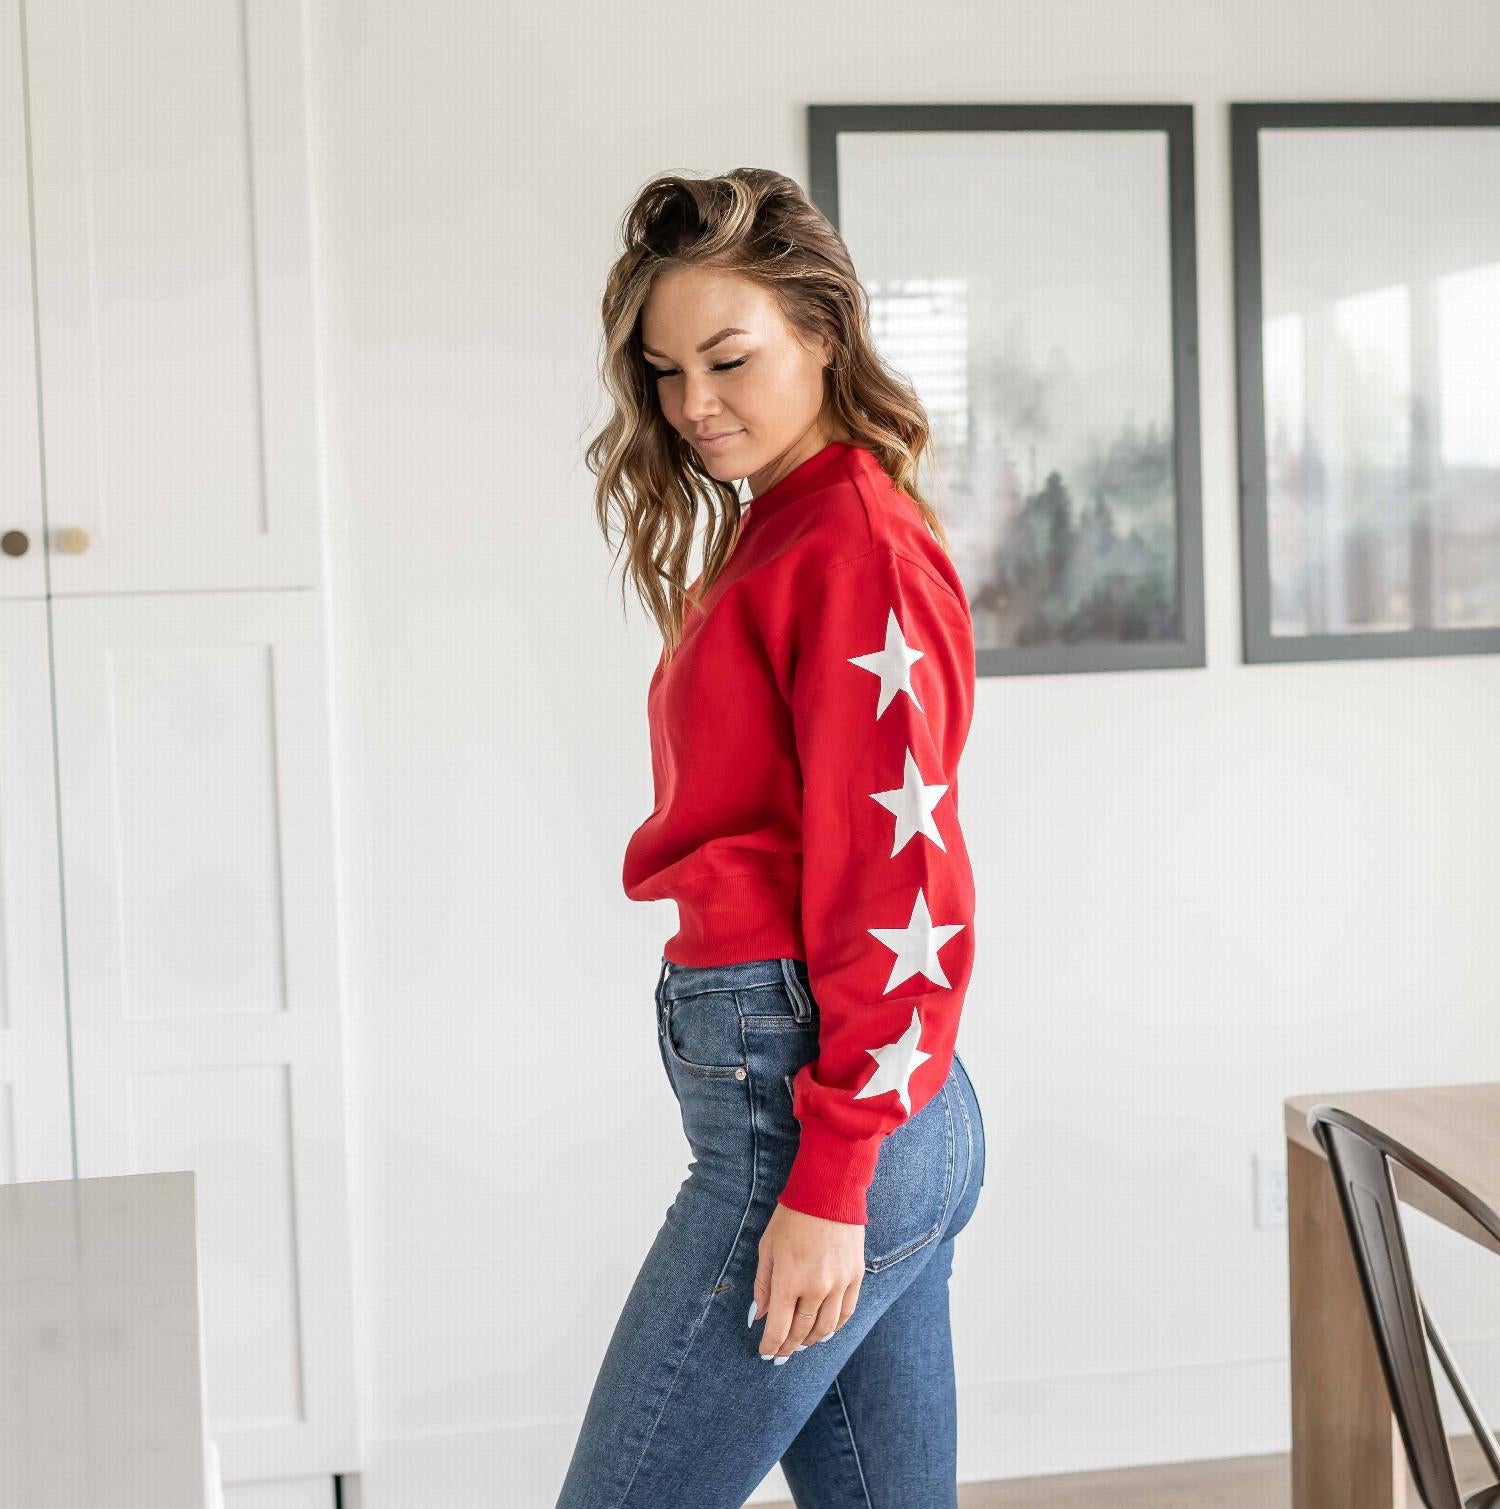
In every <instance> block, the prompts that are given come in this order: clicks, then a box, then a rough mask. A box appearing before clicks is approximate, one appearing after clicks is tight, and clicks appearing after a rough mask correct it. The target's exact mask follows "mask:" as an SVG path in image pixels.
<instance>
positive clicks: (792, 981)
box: [780, 959, 812, 1022]
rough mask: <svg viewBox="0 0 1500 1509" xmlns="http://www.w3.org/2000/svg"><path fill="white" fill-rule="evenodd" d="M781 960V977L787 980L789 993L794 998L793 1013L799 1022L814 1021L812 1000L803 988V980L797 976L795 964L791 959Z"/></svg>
mask: <svg viewBox="0 0 1500 1509" xmlns="http://www.w3.org/2000/svg"><path fill="white" fill-rule="evenodd" d="M780 962H781V978H782V979H783V980H785V981H786V988H787V994H788V995H790V996H791V998H792V1015H793V1016H794V1017H795V1018H796V1019H797V1020H798V1021H799V1022H810V1021H812V1002H811V1001H810V1000H809V999H808V996H807V991H806V990H804V989H803V986H802V981H801V980H799V979H798V978H797V969H796V966H795V964H793V962H792V961H791V960H790V959H782V960H781V961H780Z"/></svg>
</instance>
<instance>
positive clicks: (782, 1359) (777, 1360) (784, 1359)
mask: <svg viewBox="0 0 1500 1509" xmlns="http://www.w3.org/2000/svg"><path fill="white" fill-rule="evenodd" d="M791 1360H792V1359H791V1358H790V1357H778V1358H777V1359H776V1366H777V1367H780V1366H781V1364H782V1363H783V1362H790V1361H791Z"/></svg>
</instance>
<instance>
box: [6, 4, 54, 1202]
mask: <svg viewBox="0 0 1500 1509" xmlns="http://www.w3.org/2000/svg"><path fill="white" fill-rule="evenodd" d="M40 457H41V445H40V437H39V436H38V434H37V419H36V327H35V322H34V309H33V307H32V299H31V212H30V207H29V191H28V185H27V177H26V96H25V91H24V87H23V76H22V68H21V17H20V0H0V602H4V601H5V600H6V599H14V598H18V597H28V598H40V597H42V596H43V595H44V594H45V592H46V590H47V582H46V569H45V565H44V559H43V543H44V542H43V537H42V478H41V465H40ZM8 622H12V623H13V622H15V620H9V621H8ZM0 706H3V704H0ZM49 784H50V783H49ZM3 1177H4V1174H3V1171H0V1179H3Z"/></svg>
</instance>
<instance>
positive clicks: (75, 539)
mask: <svg viewBox="0 0 1500 1509" xmlns="http://www.w3.org/2000/svg"><path fill="white" fill-rule="evenodd" d="M57 548H58V549H59V550H60V551H62V553H63V554H64V555H82V554H83V552H84V551H85V550H87V549H88V548H89V532H88V530H86V529H80V528H79V526H78V525H77V524H70V525H68V527H67V528H66V529H59V530H58V531H57Z"/></svg>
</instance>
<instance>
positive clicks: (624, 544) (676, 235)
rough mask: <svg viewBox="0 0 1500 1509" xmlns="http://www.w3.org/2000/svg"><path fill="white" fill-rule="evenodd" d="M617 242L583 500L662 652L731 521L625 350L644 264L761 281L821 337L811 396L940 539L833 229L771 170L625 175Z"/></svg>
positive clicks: (727, 495) (901, 407) (636, 346)
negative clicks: (828, 353) (699, 536)
mask: <svg viewBox="0 0 1500 1509" xmlns="http://www.w3.org/2000/svg"><path fill="white" fill-rule="evenodd" d="M622 234H623V239H624V243H625V248H624V251H623V252H622V253H621V255H620V256H619V258H618V259H617V260H616V261H615V263H614V265H613V266H612V267H611V268H610V270H609V277H608V280H607V281H606V283H605V288H604V298H603V302H602V309H601V312H602V315H603V323H604V338H603V348H602V356H601V362H600V366H601V375H602V378H603V383H604V388H605V390H606V392H607V394H608V396H609V399H610V400H612V402H613V413H612V414H611V415H610V417H609V419H608V421H607V422H606V423H605V425H604V426H603V428H602V429H601V430H600V431H599V433H598V434H597V435H596V436H595V437H594V439H593V440H592V441H591V442H590V443H589V446H588V449H587V451H586V453H585V458H586V462H587V465H588V468H589V470H590V472H592V473H593V475H594V477H595V479H596V481H595V488H594V502H595V512H596V514H597V516H598V520H599V526H600V528H601V529H602V530H603V532H604V539H605V543H606V544H607V543H609V540H610V518H611V513H612V511H613V510H615V509H618V511H619V515H620V526H621V537H620V546H619V549H617V550H616V552H615V558H616V559H617V560H618V558H619V554H620V551H621V550H624V551H626V552H627V566H626V572H625V575H624V576H622V578H621V582H620V596H621V602H622V606H623V602H624V597H625V586H626V580H627V579H629V580H632V581H633V582H634V583H635V588H636V591H637V594H638V595H639V596H640V598H641V600H642V602H644V603H645V605H646V608H647V610H648V611H649V612H650V614H651V615H652V617H653V618H654V619H655V620H656V623H657V625H658V627H659V628H660V630H661V635H662V643H663V653H664V656H665V657H666V658H667V659H670V658H671V656H672V654H673V653H674V652H675V651H676V649H677V646H678V645H679V644H680V643H681V640H682V626H683V616H684V613H685V611H686V605H687V604H689V603H691V604H692V606H693V607H694V608H695V609H698V608H701V606H702V596H703V594H704V593H705V592H706V591H707V590H708V588H709V587H710V586H711V585H712V583H713V581H714V579H715V578H716V577H717V576H718V574H719V572H720V571H722V570H723V569H724V566H725V563H726V562H727V561H728V559H729V554H730V551H731V550H732V548H733V545H734V540H735V536H736V534H737V532H738V529H739V524H740V514H741V507H740V498H739V492H738V490H737V489H736V487H735V486H734V484H733V483H730V482H724V481H720V480H719V479H718V478H717V477H714V476H712V475H710V474H709V473H708V472H707V471H705V470H704V468H703V465H702V463H701V461H700V459H699V456H698V453H697V451H696V450H695V449H694V447H693V446H692V445H691V444H690V443H689V442H688V441H687V440H686V439H684V438H683V436H681V435H680V434H678V432H677V431H676V430H675V429H673V427H672V426H671V425H670V424H669V423H668V422H667V420H666V417H665V416H664V415H663V414H662V412H661V408H660V403H659V400H658V398H657V396H656V389H655V387H654V385H653V383H652V382H651V376H650V372H649V370H648V366H647V362H646V359H645V355H644V353H643V352H642V350H641V329H640V325H641V311H642V309H643V308H644V307H645V304H646V298H647V295H648V294H649V293H650V291H651V288H652V285H653V283H654V282H655V280H656V279H657V278H658V277H659V276H660V275H661V274H662V273H663V272H665V271H666V270H667V269H669V268H674V267H712V268H716V269H720V270H723V271H728V272H733V273H736V274H738V275H740V276H741V277H745V278H748V279H751V280H753V281H754V282H756V283H758V284H760V285H762V286H763V287H765V288H766V289H768V290H769V291H770V293H771V295H772V297H773V298H774V299H775V300H776V303H777V307H778V308H779V309H780V311H781V314H782V316H783V318H784V319H785V320H786V321H787V323H788V324H789V325H790V326H791V327H792V328H793V329H794V330H796V331H797V332H798V334H799V335H800V336H801V338H802V339H803V340H804V341H807V342H808V343H809V344H812V341H813V338H815V337H817V336H823V337H826V338H827V340H828V341H829V342H830V344H831V346H832V350H833V360H832V366H831V368H829V369H827V370H826V375H825V378H824V383H825V388H826V395H827V396H826V404H825V409H824V412H825V414H827V415H828V416H829V417H831V419H832V420H833V421H834V422H835V428H836V429H838V428H842V431H843V432H844V433H845V434H847V435H849V436H850V437H851V439H852V440H853V442H854V443H855V444H856V445H863V446H865V447H866V448H868V449H869V450H870V451H872V452H873V453H874V454H875V456H876V458H877V459H878V460H879V462H880V464H881V466H882V468H883V469H884V471H885V473H886V475H887V476H888V477H889V478H890V479H891V481H892V482H893V483H894V484H895V485H896V486H897V487H898V488H899V489H901V491H903V492H904V493H906V495H907V496H908V497H909V498H911V500H912V501H913V502H914V503H915V504H916V506H917V509H918V511H919V513H920V514H921V515H922V518H923V519H924V520H925V521H926V523H927V526H928V528H929V529H930V530H931V531H932V533H933V534H934V536H935V537H936V538H937V540H938V541H939V543H940V544H941V545H942V546H943V548H944V549H945V550H947V549H948V548H949V546H948V537H947V533H946V531H945V530H944V528H943V525H942V521H941V520H940V518H939V517H938V514H937V512H936V510H935V509H934V508H933V507H932V505H931V504H930V503H929V502H928V501H927V500H926V499H925V498H924V497H923V496H922V493H921V491H920V490H919V487H918V482H917V470H918V465H919V463H920V461H921V459H922V454H923V452H924V451H926V450H927V447H928V445H929V443H930V439H931V435H930V428H929V425H928V420H927V414H926V411H925V410H924V409H923V407H922V404H921V402H920V401H919V400H918V398H917V395H916V393H915V392H914V391H913V390H912V388H911V386H910V385H909V384H908V383H906V382H905V381H903V380H902V379H901V378H900V377H899V376H897V375H896V374H894V373H893V372H892V371H891V370H890V369H889V368H887V367H886V365H885V364H884V362H883V361H882V359H881V357H880V355H879V353H878V352H877V351H876V349H875V345H874V342H873V341H872V340H871V337H870V318H869V300H868V297H867V295H866V293H865V290H864V288H863V286H862V285H861V283H860V281H859V279H858V277H856V276H855V272H854V264H853V262H852V261H851V260H850V257H849V252H848V249H847V248H846V247H845V245H844V242H843V238H842V237H841V236H840V235H839V233H838V232H837V231H836V230H835V229H834V228H833V226H832V225H831V224H830V223H829V221H828V219H827V217H826V216H825V215H824V214H823V213H822V212H821V211H820V210H819V209H818V208H817V207H816V206H815V205H814V204H813V203H812V202H811V200H809V199H808V197H807V196H806V194H804V193H803V191H802V189H801V188H800V187H799V186H798V185H797V184H796V183H795V182H794V181H793V180H792V179H790V178H788V177H786V176H785V175H784V174H782V173H776V172H772V171H770V170H769V169H766V168H736V169H734V170H733V171H732V172H729V173H725V174H722V175H720V176H718V177H712V178H684V177H680V176H678V175H676V174H667V175H665V176H662V177H659V178H655V179H653V180H652V181H651V182H649V183H648V184H646V186H645V187H644V188H643V189H641V191H640V192H639V194H637V195H636V198H635V201H634V203H632V204H631V205H630V207H629V209H628V210H627V211H626V212H625V215H624V217H623V220H622ZM700 506H701V507H702V508H703V510H704V511H705V513H706V515H707V519H708V525H707V532H706V534H705V536H704V551H703V555H704V560H703V572H702V580H701V581H700V583H699V584H698V589H697V591H696V592H692V591H690V590H689V589H688V588H687V586H686V585H685V584H686V580H687V575H688V556H689V553H690V551H691V549H692V544H693V534H694V529H695V524H696V520H697V517H698V510H699V508H700Z"/></svg>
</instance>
